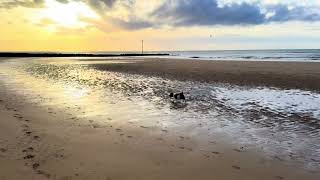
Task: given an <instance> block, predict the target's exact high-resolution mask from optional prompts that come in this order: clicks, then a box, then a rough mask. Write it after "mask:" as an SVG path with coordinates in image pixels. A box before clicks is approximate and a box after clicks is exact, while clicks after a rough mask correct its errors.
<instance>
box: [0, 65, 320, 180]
mask: <svg viewBox="0 0 320 180" xmlns="http://www.w3.org/2000/svg"><path fill="white" fill-rule="evenodd" d="M174 64H176V65H177V66H174ZM244 64H247V66H246V68H247V70H249V69H250V70H249V72H246V71H245V70H243V68H242V69H239V67H240V66H242V62H237V63H235V62H233V63H232V62H230V63H229V62H214V63H212V64H211V65H210V66H208V63H207V62H195V61H190V62H185V63H181V62H180V61H178V60H177V61H169V60H155V61H142V62H138V63H137V64H126V65H106V66H103V68H105V69H110V70H117V71H118V70H119V71H130V72H139V73H147V74H155V73H157V74H161V75H162V74H164V75H165V76H173V77H177V78H178V77H180V78H182V77H183V79H184V78H188V77H192V78H195V79H198V78H199V79H201V78H202V77H203V78H204V79H208V80H216V79H215V77H224V78H227V79H228V82H231V81H232V80H233V81H235V82H238V81H237V80H236V79H239V78H238V77H237V76H236V75H235V74H237V72H241V73H245V74H246V73H247V76H248V82H251V83H253V82H256V81H257V82H258V78H257V77H258V76H259V75H256V74H257V72H260V71H261V70H262V69H265V71H263V72H266V73H261V76H263V75H264V74H268V73H269V74H268V75H270V74H271V72H274V71H275V70H274V68H276V67H278V71H277V72H279V70H280V69H281V73H288V76H287V78H289V79H290V78H292V77H291V76H293V75H294V74H295V73H297V72H300V71H301V72H300V73H298V74H295V75H296V76H297V77H300V78H301V79H303V78H306V77H308V76H307V75H306V74H308V73H307V72H309V73H310V72H313V71H315V67H319V65H309V64H304V65H302V67H300V65H299V64H298V63H292V64H290V67H291V68H289V69H290V71H289V70H288V71H287V70H284V69H282V68H280V67H281V66H282V67H283V68H285V67H287V66H286V65H284V64H282V63H280V64H279V65H277V63H276V65H272V63H263V64H265V65H263V66H262V65H259V64H257V63H250V62H244ZM294 67H296V68H298V67H299V68H300V69H302V70H300V71H299V70H297V69H295V68H294ZM100 68H101V66H100ZM200 68H203V70H202V69H200ZM287 68H288V67H287ZM223 69H224V70H225V71H223ZM190 72H195V73H193V74H190ZM253 72H255V73H253ZM252 73H253V74H255V76H252ZM258 74H259V73H258ZM314 74H315V75H311V76H312V77H313V80H315V79H316V78H319V72H314ZM213 75H215V76H213ZM209 76H212V77H209ZM278 76H279V75H276V77H278ZM296 76H295V77H296ZM212 78H213V79H212ZM224 78H223V79H224ZM311 79H312V78H311ZM287 80H288V79H287ZM283 81H284V80H283ZM262 82H264V83H266V82H269V81H268V80H266V81H264V80H262ZM271 82H274V81H271ZM274 83H276V82H274ZM292 83H293V84H291V85H292V86H294V81H293V80H292ZM300 83H302V80H301V81H299V83H298V85H300ZM275 85H276V84H275ZM279 85H281V83H280V84H279ZM304 85H305V86H303V87H305V88H315V89H317V87H318V86H319V85H316V83H313V85H312V84H309V83H308V82H305V84H304ZM84 121H86V122H88V123H87V124H86V123H83V122H84ZM0 128H1V129H0V180H2V179H3V180H5V179H10V180H11V179H27V180H28V179H107V180H126V179H128V180H135V179H136V180H143V179H146V180H150V179H152V180H156V179H159V180H160V179H161V180H163V179H165V180H178V179H184V180H187V179H190V180H194V179H203V180H205V179H221V180H233V179H243V180H250V179H260V180H273V179H275V180H277V179H290V180H295V179H296V180H300V179H308V180H309V179H310V180H312V179H314V180H316V179H319V177H320V174H319V172H316V171H310V170H308V169H305V168H303V167H301V166H300V165H298V164H295V163H292V162H290V163H289V162H285V161H284V160H282V159H280V158H275V159H268V158H265V156H263V155H262V154H260V153H259V151H257V150H255V149H246V150H243V149H241V148H240V149H239V147H233V146H232V145H228V143H227V142H226V143H222V142H218V143H217V142H213V143H210V144H208V146H207V148H206V150H203V149H202V148H201V147H198V143H197V141H196V140H193V139H187V138H184V137H179V135H178V134H176V133H175V132H170V131H166V130H163V129H160V128H157V127H153V128H150V127H145V126H140V125H135V124H129V123H128V124H126V125H122V126H121V127H116V126H113V125H101V124H99V122H95V120H88V119H81V121H80V120H79V119H78V118H75V117H74V115H72V114H69V113H67V111H66V110H64V109H61V108H59V107H50V108H48V107H46V106H38V105H37V104H32V103H30V102H27V101H24V97H23V96H22V95H15V94H12V93H8V91H6V89H0ZM151 132H153V133H151ZM154 132H158V133H154Z"/></svg>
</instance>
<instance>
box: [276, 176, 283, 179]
mask: <svg viewBox="0 0 320 180" xmlns="http://www.w3.org/2000/svg"><path fill="white" fill-rule="evenodd" d="M274 178H275V179H284V177H282V176H274Z"/></svg>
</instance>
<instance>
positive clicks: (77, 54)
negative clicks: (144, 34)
mask: <svg viewBox="0 0 320 180" xmlns="http://www.w3.org/2000/svg"><path fill="white" fill-rule="evenodd" d="M169 55H170V54H167V53H146V54H139V53H125V54H92V53H13V52H12V53H11V52H0V57H130V56H139V57H142V56H169Z"/></svg>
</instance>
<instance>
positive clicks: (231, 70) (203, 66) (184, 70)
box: [93, 58, 320, 91]
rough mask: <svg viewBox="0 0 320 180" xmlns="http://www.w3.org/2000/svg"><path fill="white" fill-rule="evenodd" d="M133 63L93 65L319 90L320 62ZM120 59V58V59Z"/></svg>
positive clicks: (149, 60)
mask: <svg viewBox="0 0 320 180" xmlns="http://www.w3.org/2000/svg"><path fill="white" fill-rule="evenodd" d="M128 60H130V61H131V62H132V63H112V64H102V65H101V64H99V65H93V66H94V67H95V68H97V69H100V70H107V71H116V72H129V73H137V74H145V75H154V76H160V77H165V78H174V79H178V80H193V81H194V80H196V81H200V82H222V83H231V84H237V85H245V86H268V87H270V86H274V87H279V88H284V89H290V88H294V89H305V90H316V91H319V90H320V83H315V82H320V63H317V62H267V61H261V62H257V61H206V60H181V59H156V58H146V59H135V60H133V59H123V61H128ZM119 62H121V60H119Z"/></svg>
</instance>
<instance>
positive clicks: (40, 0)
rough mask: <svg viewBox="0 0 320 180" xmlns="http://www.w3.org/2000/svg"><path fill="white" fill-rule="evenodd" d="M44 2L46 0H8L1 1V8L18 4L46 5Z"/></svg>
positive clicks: (24, 5) (34, 6) (35, 6)
mask: <svg viewBox="0 0 320 180" xmlns="http://www.w3.org/2000/svg"><path fill="white" fill-rule="evenodd" d="M44 4H45V2H44V0H6V1H4V2H0V8H6V9H10V8H14V7H18V6H22V7H28V8H38V7H44Z"/></svg>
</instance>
